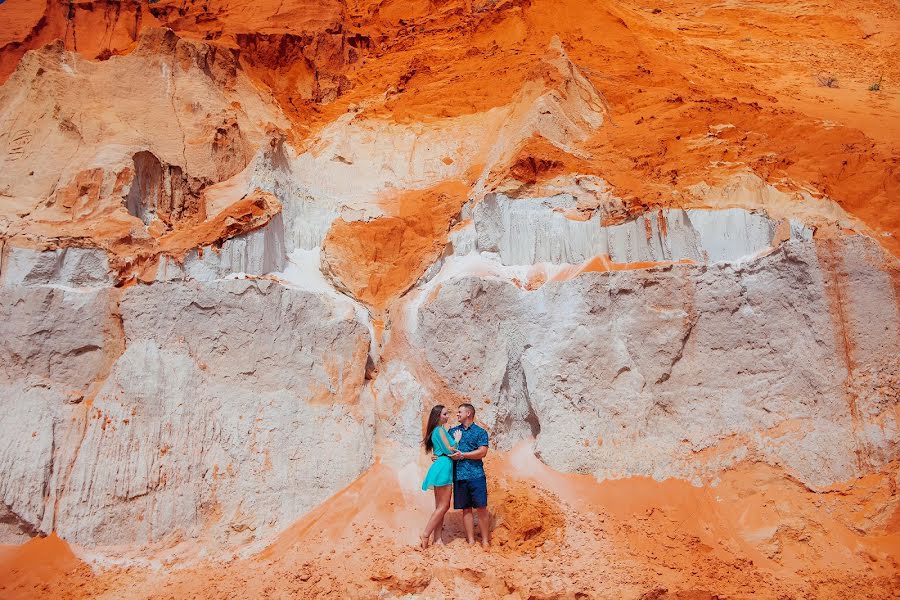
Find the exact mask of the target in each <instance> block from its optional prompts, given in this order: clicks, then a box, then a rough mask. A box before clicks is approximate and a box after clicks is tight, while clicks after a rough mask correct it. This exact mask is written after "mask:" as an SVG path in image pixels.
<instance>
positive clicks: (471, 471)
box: [450, 404, 491, 548]
mask: <svg viewBox="0 0 900 600" xmlns="http://www.w3.org/2000/svg"><path fill="white" fill-rule="evenodd" d="M456 417H457V418H458V419H459V425H457V426H456V427H454V428H452V429H451V430H450V435H451V436H453V437H455V435H456V432H457V431H459V432H460V433H461V434H462V437H461V438H460V440H459V445H458V449H459V452H458V453H457V454H454V455H453V456H451V457H450V458H452V459H453V460H454V461H455V462H454V465H453V466H454V469H453V508H455V509H456V510H462V511H463V525H464V526H465V528H466V538H467V539H468V540H469V543H470V544H474V543H475V521H474V517H473V515H472V509H473V508H474V509H475V510H477V511H478V523H479V529H480V530H481V545H482V546H483V547H485V548H487V547H488V546H490V545H491V540H490V519H491V517H490V515H489V514H488V509H487V478H486V477H485V475H484V463H483V462H482V460H481V459H483V458H484V456H485V455H486V454H487V451H488V433H487V431H485V430H484V429H482V428H481V427H479V426H478V425H476V424H475V407H474V406H472V405H471V404H462V405H460V407H459V408H458V409H457V411H456Z"/></svg>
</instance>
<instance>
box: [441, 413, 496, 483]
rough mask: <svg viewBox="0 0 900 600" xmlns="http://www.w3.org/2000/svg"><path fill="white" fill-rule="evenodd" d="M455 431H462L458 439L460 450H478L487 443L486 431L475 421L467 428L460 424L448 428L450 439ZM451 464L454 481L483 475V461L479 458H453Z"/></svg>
mask: <svg viewBox="0 0 900 600" xmlns="http://www.w3.org/2000/svg"><path fill="white" fill-rule="evenodd" d="M457 431H462V437H461V438H460V440H459V451H460V452H471V451H472V450H478V448H479V447H480V446H487V445H488V432H487V431H485V430H484V429H482V428H481V427H479V426H478V425H476V424H475V423H472V424H471V425H469V428H468V429H466V428H465V427H463V426H462V425H457V426H456V427H454V428H452V429H451V430H450V439H453V434H454V433H456V432H457ZM453 466H454V469H453V479H454V481H465V480H467V479H478V478H480V477H484V463H483V462H482V461H481V459H480V458H479V459H478V460H472V459H469V458H464V459H462V460H455V461H453Z"/></svg>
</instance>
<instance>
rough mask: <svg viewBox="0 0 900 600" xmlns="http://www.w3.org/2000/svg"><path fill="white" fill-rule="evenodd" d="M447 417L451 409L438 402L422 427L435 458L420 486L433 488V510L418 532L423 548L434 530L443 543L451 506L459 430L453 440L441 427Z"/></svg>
mask: <svg viewBox="0 0 900 600" xmlns="http://www.w3.org/2000/svg"><path fill="white" fill-rule="evenodd" d="M449 419H450V413H449V412H448V411H447V409H446V408H444V407H443V405H441V404H438V405H437V406H435V407H434V408H432V409H431V414H430V415H428V425H427V426H426V427H425V439H423V440H422V443H423V444H425V451H426V452H432V451H433V452H434V455H435V457H436V458H435V460H434V462H433V463H431V467H430V468H429V469H428V474H427V475H425V481H423V482H422V490H427V489H429V488H434V512H433V513H431V518H429V519H428V523H427V524H426V525H425V531H423V532H422V535H420V536H419V539H420V540H421V545H422V548H427V547H428V542H429V539H430V538H431V534H432V533H433V534H434V542H435V543H436V544H438V543H443V541H444V540H443V539H442V538H441V534H442V533H443V529H444V515H445V514H447V511H448V510H450V495H451V492H452V490H453V459H451V458H450V457H451V456H453V455H454V454H457V453H458V452H459V451H458V450H457V449H456V445H457V443H458V442H459V437H460V435H461V433H460V432H457V436H456V439H455V440H451V439H450V436H449V435H448V434H447V430H446V429H444V425H445V424H446V423H447V421H448V420H449Z"/></svg>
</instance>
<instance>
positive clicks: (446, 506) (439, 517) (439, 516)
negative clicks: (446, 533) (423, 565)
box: [419, 485, 451, 548]
mask: <svg viewBox="0 0 900 600" xmlns="http://www.w3.org/2000/svg"><path fill="white" fill-rule="evenodd" d="M450 495H451V488H450V486H449V485H442V486H436V487H435V488H434V512H433V513H431V517H430V518H429V519H428V523H427V524H426V525H425V531H423V532H422V535H420V536H419V541H420V542H421V546H422V547H423V548H427V547H428V538H430V537H431V534H432V533H433V532H434V531H435V530H436V529H437V527H438V524H440V523H443V521H444V515H446V514H447V511H448V510H450Z"/></svg>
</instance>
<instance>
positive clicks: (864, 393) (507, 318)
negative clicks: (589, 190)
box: [410, 237, 900, 486]
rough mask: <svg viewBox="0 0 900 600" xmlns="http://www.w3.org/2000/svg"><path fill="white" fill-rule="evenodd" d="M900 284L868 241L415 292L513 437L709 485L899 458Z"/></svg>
mask: <svg viewBox="0 0 900 600" xmlns="http://www.w3.org/2000/svg"><path fill="white" fill-rule="evenodd" d="M823 253H824V254H827V255H828V258H827V259H826V260H823V258H822V255H823ZM896 280H897V264H896V262H895V261H894V260H893V259H892V258H890V257H888V256H886V255H884V254H883V253H882V252H881V251H880V250H879V249H878V247H877V246H873V244H872V242H871V241H868V240H866V239H865V238H860V237H857V238H850V239H849V240H847V241H846V243H842V244H840V245H839V246H836V247H834V248H833V249H832V247H831V246H830V245H828V243H827V242H825V243H822V242H820V243H813V242H809V241H802V240H797V241H791V242H787V243H785V244H784V245H783V246H782V247H781V248H780V249H779V250H778V251H776V252H775V253H773V254H771V255H769V256H766V257H763V258H760V259H758V260H756V261H752V262H749V263H743V264H738V265H728V264H718V265H712V266H708V267H704V266H688V265H678V266H673V267H666V268H657V269H651V270H628V271H619V272H611V273H583V274H582V275H580V276H578V277H576V278H575V279H572V280H569V281H561V282H551V283H547V284H545V285H544V286H542V287H541V288H540V289H538V290H537V291H533V292H529V291H525V290H523V289H521V288H519V287H517V286H516V285H514V284H513V283H511V282H509V281H504V280H502V279H500V278H497V277H491V276H478V275H459V276H454V277H451V278H443V279H442V278H438V279H437V280H436V283H434V284H432V289H426V290H424V291H423V292H421V293H422V295H423V296H425V295H428V298H427V299H425V300H424V301H422V302H421V303H420V304H417V303H415V302H414V303H412V304H411V305H410V306H411V307H413V308H412V310H415V307H416V306H419V308H418V313H417V314H415V315H411V318H413V319H415V329H416V333H415V335H414V336H413V341H414V346H415V347H416V348H418V349H421V352H423V353H424V354H425V356H426V357H427V360H428V364H429V365H430V366H431V367H432V368H433V369H434V370H435V371H436V372H437V373H438V374H439V375H440V376H441V377H442V378H443V379H444V380H445V381H446V383H447V385H448V386H449V387H450V388H452V389H453V390H454V391H456V392H458V393H459V394H461V395H462V396H465V397H468V398H470V399H471V400H472V401H473V402H474V403H475V404H476V406H477V408H478V410H479V414H480V415H481V418H482V419H483V420H484V422H485V423H486V424H487V425H488V426H489V427H490V428H491V429H492V431H493V433H494V435H495V438H496V440H497V444H498V447H501V448H503V447H509V446H511V445H512V444H513V443H514V442H516V441H517V440H519V439H521V438H523V437H525V436H527V435H529V434H535V435H536V436H537V441H536V445H535V449H536V452H537V453H538V454H539V456H540V457H541V459H542V460H543V461H544V462H546V463H547V464H548V465H550V466H552V467H554V468H556V469H560V470H564V471H573V472H580V473H593V474H595V475H597V476H598V477H601V478H606V477H624V476H628V475H634V474H639V475H652V476H654V477H656V478H666V477H682V478H689V479H695V480H697V479H708V478H714V477H715V475H716V473H717V472H719V471H720V470H721V469H723V468H726V467H728V466H729V465H731V464H733V463H734V462H735V461H738V460H742V459H753V460H762V461H766V462H769V463H771V464H775V465H780V466H784V467H786V468H787V469H788V470H789V471H790V472H791V473H794V474H795V475H796V476H797V477H798V478H799V479H801V480H802V481H804V482H806V483H808V484H810V485H816V486H823V485H827V484H830V483H832V482H835V481H840V480H845V479H848V478H851V477H855V476H858V475H860V474H862V473H865V472H867V471H868V470H870V469H877V468H879V467H881V466H883V465H884V464H885V463H886V462H887V461H889V460H891V459H892V458H893V457H895V456H896V454H897V439H898V423H897V421H896V406H897V398H898V392H900V386H898V381H897V375H896V374H897V373H898V371H900V364H898V358H897V356H898V354H897V353H896V351H894V352H889V351H888V349H890V348H893V349H895V350H896V349H897V348H898V347H900V338H898V336H900V314H898V310H897V298H896V297H895V291H894V283H895V282H896ZM864 314H865V315H869V317H870V318H869V319H864V318H862V315H864ZM863 407H864V408H863Z"/></svg>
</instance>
